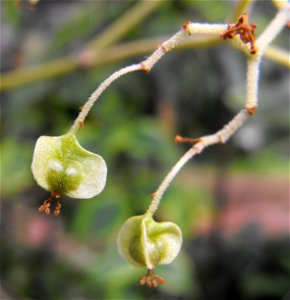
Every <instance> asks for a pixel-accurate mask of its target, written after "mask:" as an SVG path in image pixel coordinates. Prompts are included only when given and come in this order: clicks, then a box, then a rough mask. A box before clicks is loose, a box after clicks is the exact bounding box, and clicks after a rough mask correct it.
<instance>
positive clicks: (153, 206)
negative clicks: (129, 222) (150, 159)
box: [145, 147, 196, 216]
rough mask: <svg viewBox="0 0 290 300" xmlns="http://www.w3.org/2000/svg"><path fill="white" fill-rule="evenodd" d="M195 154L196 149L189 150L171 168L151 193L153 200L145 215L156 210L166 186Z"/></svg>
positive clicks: (151, 213)
mask: <svg viewBox="0 0 290 300" xmlns="http://www.w3.org/2000/svg"><path fill="white" fill-rule="evenodd" d="M195 154H196V149H195V148H194V147H192V148H190V149H189V150H188V151H187V152H186V153H185V154H184V155H183V156H182V157H181V158H180V159H179V160H178V162H177V163H176V164H175V165H174V166H173V168H172V169H171V170H170V171H169V173H168V174H167V175H166V177H165V178H164V180H163V181H162V182H161V184H160V186H159V187H158V189H157V190H156V192H155V193H153V200H152V202H151V204H150V206H149V208H148V210H147V212H146V213H145V215H150V216H152V215H153V214H154V213H155V211H156V210H157V208H158V205H159V202H160V200H161V198H162V196H163V194H164V192H165V191H166V190H167V188H168V186H169V185H170V183H171V182H172V180H173V179H174V177H175V176H176V175H177V174H178V173H179V171H180V170H181V169H182V167H183V166H184V165H185V164H186V163H187V162H188V161H189V160H190V159H191V158H192V157H193V156H194V155H195Z"/></svg>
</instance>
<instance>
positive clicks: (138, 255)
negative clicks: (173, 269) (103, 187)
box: [117, 215, 182, 270]
mask: <svg viewBox="0 0 290 300" xmlns="http://www.w3.org/2000/svg"><path fill="white" fill-rule="evenodd" d="M181 244H182V233H181V230H180V229H179V227H178V226H177V225H176V224H174V223H171V222H160V223H158V222H155V221H154V220H153V219H152V217H148V216H144V215H141V216H135V217H131V218H129V219H128V220H127V221H126V222H125V223H124V224H123V226H122V227H121V229H120V231H119V234H118V238H117V245H118V250H119V253H120V255H121V256H122V257H123V258H124V259H125V260H127V261H128V262H129V263H131V264H132V265H135V266H145V267H146V268H147V269H149V270H152V269H154V267H155V266H156V265H159V264H168V263H170V262H172V261H173V260H174V258H175V257H176V256H177V254H178V253H179V251H180V247H181Z"/></svg>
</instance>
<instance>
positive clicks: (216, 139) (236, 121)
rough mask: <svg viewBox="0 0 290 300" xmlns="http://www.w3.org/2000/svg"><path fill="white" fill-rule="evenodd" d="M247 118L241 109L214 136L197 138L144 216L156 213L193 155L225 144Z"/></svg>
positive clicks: (170, 174) (166, 178) (167, 178)
mask: <svg viewBox="0 0 290 300" xmlns="http://www.w3.org/2000/svg"><path fill="white" fill-rule="evenodd" d="M248 116H249V114H248V111H247V110H246V109H242V110H241V111H240V112H239V113H238V114H237V115H236V116H235V117H234V118H233V119H232V120H231V121H230V122H229V123H228V124H227V125H226V126H224V127H223V128H222V129H221V130H219V131H217V132H216V133H215V134H212V135H208V136H203V137H201V138H198V140H199V142H197V143H196V144H195V145H194V146H193V147H191V148H190V149H189V150H188V151H187V152H185V154H184V155H183V156H182V157H181V158H180V159H179V160H178V161H177V163H176V164H175V165H174V166H173V168H172V169H171V170H170V171H169V173H168V174H167V175H166V177H165V178H164V179H163V181H162V182H161V184H160V185H159V187H158V189H157V190H156V192H154V193H153V200H152V202H151V204H150V206H149V208H148V210H147V211H146V213H145V215H146V216H148V215H150V216H152V215H153V214H154V213H155V212H156V210H157V208H158V206H159V203H160V200H161V198H162V196H163V194H164V192H165V191H166V190H167V188H168V187H169V185H170V183H171V182H172V180H173V179H174V178H175V177H176V175H177V174H178V173H179V171H180V170H181V169H182V167H183V166H184V165H185V164H186V163H187V162H188V161H189V160H190V159H191V158H192V157H193V156H194V155H196V154H200V153H201V152H202V151H203V150H204V149H205V148H206V147H208V146H210V145H214V144H218V143H225V142H226V141H227V140H228V139H229V138H230V137H231V136H232V135H233V134H234V133H235V132H236V131H237V130H238V129H239V128H240V127H241V126H242V125H243V124H244V123H245V121H246V120H247V118H248Z"/></svg>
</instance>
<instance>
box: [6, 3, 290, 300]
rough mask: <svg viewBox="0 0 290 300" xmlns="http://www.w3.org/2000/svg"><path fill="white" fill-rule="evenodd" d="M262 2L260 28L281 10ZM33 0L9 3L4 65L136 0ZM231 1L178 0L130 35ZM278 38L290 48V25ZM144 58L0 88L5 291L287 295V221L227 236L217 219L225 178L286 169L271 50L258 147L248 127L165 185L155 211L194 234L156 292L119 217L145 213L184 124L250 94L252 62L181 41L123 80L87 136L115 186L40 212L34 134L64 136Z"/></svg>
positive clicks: (284, 122)
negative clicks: (276, 232)
mask: <svg viewBox="0 0 290 300" xmlns="http://www.w3.org/2000/svg"><path fill="white" fill-rule="evenodd" d="M257 2H258V3H257V4H256V6H254V9H253V11H252V15H253V19H254V22H256V23H257V24H259V27H258V30H259V32H260V30H261V29H260V28H262V27H263V26H265V25H266V24H267V22H268V21H269V20H270V19H271V17H272V16H273V15H274V12H275V10H274V7H273V6H272V5H271V3H270V1H257ZM26 3H27V2H26V1H23V5H22V6H21V7H17V6H16V5H15V1H2V2H1V6H2V7H3V8H4V9H3V10H2V11H1V35H2V38H1V39H2V41H1V43H3V45H4V47H3V49H2V46H1V62H3V64H2V66H1V70H2V71H7V70H11V69H14V68H24V67H25V66H26V65H30V64H34V63H35V62H38V63H41V62H45V61H48V60H50V59H53V58H54V57H58V56H61V55H71V53H74V52H75V51H77V50H78V49H82V48H83V47H84V45H85V44H86V43H87V42H89V41H90V40H91V39H93V38H95V37H96V36H97V35H98V34H99V33H100V32H102V31H103V30H104V29H105V28H106V26H107V25H109V24H110V23H111V22H113V21H114V20H115V19H117V18H118V17H119V16H120V15H121V14H122V13H123V12H125V11H126V10H128V9H130V7H132V5H133V4H134V2H132V1H125V2H124V1H57V2H56V1H48V0H40V2H39V3H38V4H37V6H36V7H35V9H34V10H31V9H29V7H28V6H27V5H26ZM233 4H234V2H229V1H188V0H183V1H168V2H166V3H164V5H163V6H161V7H160V8H159V9H157V10H156V11H155V12H154V13H153V14H152V15H150V16H149V17H148V18H147V19H146V20H145V21H144V22H143V23H142V24H140V25H139V26H137V27H136V28H135V29H134V30H132V31H131V32H130V33H129V34H127V35H126V36H125V37H124V38H123V40H122V41H125V40H135V39H139V38H140V39H141V38H144V37H148V36H158V35H166V34H173V33H174V32H176V31H177V30H178V28H180V25H181V24H182V23H183V22H184V21H185V20H187V19H190V20H193V21H209V22H224V21H225V20H226V19H227V18H228V16H229V14H230V12H231V11H232V8H233ZM260 23H261V24H262V25H260ZM277 44H279V45H282V46H284V47H288V48H289V45H288V46H287V33H285V32H284V33H283V34H281V35H280V36H279V38H278V39H277ZM141 59H143V57H137V58H130V59H127V60H126V61H122V62H120V63H114V64H110V65H107V66H104V67H102V68H98V69H82V70H78V71H76V72H74V73H72V74H69V75H67V76H65V77H62V78H57V79H52V80H49V81H46V82H42V83H37V84H31V85H28V86H25V87H21V88H18V89H15V90H11V91H7V92H5V93H3V94H2V95H1V101H2V105H1V106H2V107H1V108H2V109H1V120H2V121H1V206H2V218H1V230H2V235H1V248H2V249H1V252H2V253H1V257H2V259H1V270H2V272H1V289H3V293H4V292H5V293H7V295H9V296H10V298H11V299H206V300H207V299H214V300H216V299H224V300H227V299H245V300H248V299H280V298H281V297H282V296H283V295H285V294H286V290H287V278H288V277H289V271H290V270H289V265H287V263H285V261H287V259H289V251H288V252H287V250H288V249H289V239H288V233H287V231H286V230H287V229H285V232H281V233H280V234H281V236H276V237H269V236H267V235H266V234H264V235H263V234H262V236H260V235H259V233H260V232H263V228H259V230H258V233H257V231H253V230H252V228H247V227H245V228H243V231H242V233H241V234H240V235H235V236H233V237H231V238H228V239H227V238H225V237H223V236H222V233H220V232H219V227H218V225H217V223H216V222H217V219H218V218H219V215H220V213H221V210H222V208H221V207H220V205H219V203H218V195H217V193H216V189H217V187H216V186H215V184H216V182H218V181H219V180H220V179H221V178H220V177H219V176H228V177H230V176H231V174H233V173H240V174H244V176H245V177H248V176H249V174H251V175H253V174H254V175H255V176H258V177H259V176H261V175H263V176H268V177H270V178H274V177H275V178H278V179H279V178H282V179H285V178H286V180H288V172H287V170H288V168H289V166H288V157H289V115H288V113H287V112H289V103H288V100H287V99H288V97H287V96H289V86H288V84H289V73H288V71H287V70H286V69H285V68H284V67H282V66H278V65H275V64H274V63H272V62H269V61H265V62H264V64H263V67H262V73H261V74H262V75H261V91H260V95H261V101H260V108H259V110H258V113H257V115H256V117H255V121H253V120H250V121H249V128H250V131H247V132H250V133H251V136H250V137H249V141H251V143H248V145H249V144H250V145H251V147H247V143H246V144H245V143H244V140H245V139H246V140H247V134H248V133H247V132H246V131H243V130H244V129H241V131H240V132H239V133H238V134H237V137H236V138H233V139H232V140H230V141H229V143H228V144H226V145H223V146H214V147H212V148H210V149H208V150H207V151H206V152H205V153H204V154H203V155H201V156H197V157H196V158H195V159H194V163H192V162H191V163H189V164H188V165H187V166H186V167H185V169H184V170H182V172H181V174H179V176H178V177H177V179H176V180H175V181H174V182H173V184H172V186H171V187H170V188H169V190H168V191H167V192H166V193H165V195H164V199H163V201H162V202H161V205H160V209H159V210H158V212H157V215H156V218H157V219H159V220H160V221H173V222H175V223H177V224H178V225H179V226H180V228H181V229H182V231H183V237H184V246H183V250H182V253H181V254H180V255H179V257H178V258H177V259H176V261H174V262H173V263H172V264H170V265H168V266H161V267H159V268H158V274H160V275H161V276H163V277H165V278H166V280H167V283H166V284H165V285H163V286H161V287H160V289H157V290H153V289H146V288H144V287H141V286H139V285H138V280H139V278H140V277H141V276H143V275H144V271H145V270H142V269H135V268H133V267H131V266H129V265H128V264H127V263H126V262H125V261H123V260H122V258H121V257H119V255H118V253H117V250H116V246H115V238H116V235H117V232H118V229H119V228H120V226H121V224H123V223H124V221H125V220H126V219H127V218H129V217H130V216H132V215H136V214H142V213H144V211H145V210H146V209H147V207H148V205H149V203H150V200H151V197H150V194H151V193H152V192H153V191H154V190H156V188H157V186H158V185H159V184H160V182H161V180H162V178H163V177H164V175H165V174H166V173H167V172H168V170H169V169H170V167H171V166H172V165H173V164H174V163H175V162H176V161H177V159H178V158H179V157H180V156H181V155H182V153H183V152H184V151H185V149H187V148H188V145H176V144H175V143H174V141H173V139H174V136H175V134H177V133H179V134H182V135H188V136H192V137H196V136H200V135H204V134H208V133H212V132H214V131H216V130H217V129H219V128H220V127H221V126H223V125H224V124H225V123H226V122H228V121H229V120H230V118H231V117H232V116H233V115H234V114H235V113H236V112H237V110H238V109H239V108H240V107H241V106H242V105H243V103H242V102H243V99H244V96H243V94H244V87H243V86H244V82H245V79H244V78H245V74H244V70H245V62H244V61H245V60H244V57H243V56H242V55H241V53H238V52H237V51H235V50H233V49H231V48H228V47H227V46H225V45H222V46H219V47H216V48H212V49H189V50H186V51H182V52H179V53H177V52H172V53H170V54H169V55H168V56H166V57H164V58H163V59H162V60H161V61H160V62H159V63H158V64H157V65H156V67H155V68H154V69H153V70H152V72H151V73H150V74H143V73H142V74H139V73H136V74H130V75H128V76H126V77H124V78H121V79H119V80H118V81H116V82H114V83H113V85H112V86H111V87H110V88H109V89H108V90H107V91H106V92H105V93H104V94H103V95H102V97H101V98H100V99H99V101H98V103H97V104H96V105H95V107H94V108H93V110H92V111H91V113H90V115H89V117H88V119H87V120H86V124H85V127H84V128H83V129H82V130H81V131H80V132H79V133H78V138H79V140H80V143H81V144H82V145H83V146H84V147H85V148H86V149H88V150H90V151H93V152H96V153H100V154H101V155H102V156H103V157H104V159H105V160H106V162H107V164H108V171H109V173H108V183H107V186H106V188H105V191H104V192H103V193H102V194H101V195H99V196H98V197H95V198H93V199H89V200H75V199H69V198H64V201H63V212H62V215H61V216H60V217H59V218H58V219H55V218H54V217H52V216H49V217H46V216H42V215H39V214H38V213H37V207H38V206H39V204H40V203H41V202H42V201H43V200H44V199H45V197H47V196H48V195H47V192H45V191H43V190H41V188H39V187H38V186H37V185H36V183H35V182H34V180H33V178H32V175H31V170H30V164H31V158H32V151H33V147H34V143H35V141H36V139H37V138H38V137H39V136H40V135H61V134H64V133H65V132H66V131H67V130H68V129H69V127H70V126H71V125H72V122H73V119H74V118H75V117H76V116H77V114H78V111H79V107H80V106H81V105H83V103H84V101H85V100H86V99H87V98H88V97H89V95H90V93H91V92H92V91H93V90H94V89H95V88H96V87H97V86H98V85H99V84H100V83H101V82H102V81H103V80H104V79H105V78H106V77H107V76H108V75H109V74H111V73H112V72H113V71H115V70H117V69H118V68H120V67H122V66H126V65H128V64H130V63H133V62H136V61H140V60H141ZM277 78H278V79H277ZM286 113H287V115H286ZM249 128H248V129H249ZM243 132H244V135H243ZM244 136H246V138H244ZM221 174H223V175H221ZM200 182H202V184H200ZM257 200H258V199H257ZM285 200H287V199H285ZM273 201H275V199H273ZM245 225H246V224H245ZM243 259H244V260H243ZM219 295H221V298H218V296H219ZM3 299H4V298H3ZM7 299H8V296H7Z"/></svg>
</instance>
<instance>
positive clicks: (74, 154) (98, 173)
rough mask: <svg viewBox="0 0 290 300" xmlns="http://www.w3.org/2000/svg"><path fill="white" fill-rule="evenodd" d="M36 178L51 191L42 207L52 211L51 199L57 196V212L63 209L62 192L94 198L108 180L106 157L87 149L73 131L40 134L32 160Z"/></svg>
mask: <svg viewBox="0 0 290 300" xmlns="http://www.w3.org/2000/svg"><path fill="white" fill-rule="evenodd" d="M31 168H32V173H33V177H34V179H35V180H36V182H37V183H38V184H39V185H40V186H41V187H42V188H44V189H46V190H48V191H50V192H51V196H50V198H49V199H47V200H46V201H44V203H43V205H41V206H40V207H39V211H43V212H45V213H46V214H49V212H50V203H51V200H52V199H53V198H56V200H57V205H56V209H55V211H54V215H58V214H59V213H60V208H61V204H60V195H61V194H64V195H67V196H69V197H71V198H91V197H94V196H96V195H98V194H99V193H100V192H101V191H102V190H103V189H104V186H105V184H106V177H107V166H106V163H105V161H104V159H103V158H102V157H101V156H99V155H97V154H95V153H92V152H89V151H87V150H85V149H84V148H83V147H82V146H81V145H80V144H79V142H78V141H77V139H76V137H75V135H74V134H70V133H68V134H65V135H62V136H56V137H51V136H41V137H39V138H38V140H37V142H36V145H35V149H34V154H33V160H32V165H31Z"/></svg>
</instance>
